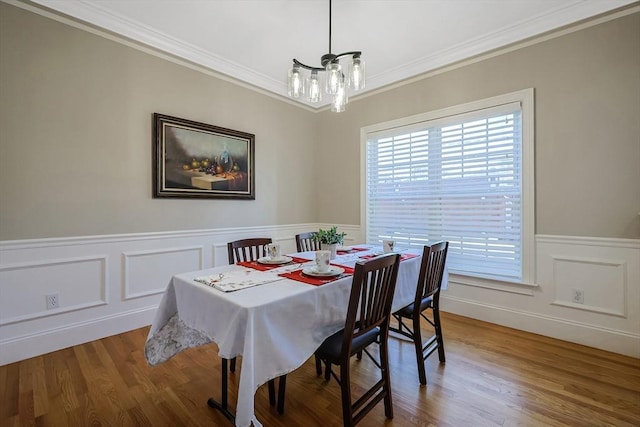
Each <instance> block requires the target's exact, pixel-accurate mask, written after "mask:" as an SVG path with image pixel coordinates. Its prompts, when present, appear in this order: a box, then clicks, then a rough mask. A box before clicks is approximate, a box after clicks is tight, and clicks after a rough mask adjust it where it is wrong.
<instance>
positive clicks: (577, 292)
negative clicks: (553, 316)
mask: <svg viewBox="0 0 640 427" xmlns="http://www.w3.org/2000/svg"><path fill="white" fill-rule="evenodd" d="M571 301H573V302H575V303H576V304H584V289H572V290H571Z"/></svg>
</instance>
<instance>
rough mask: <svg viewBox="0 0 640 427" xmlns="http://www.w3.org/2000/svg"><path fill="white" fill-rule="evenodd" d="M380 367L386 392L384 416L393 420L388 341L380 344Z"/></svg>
mask: <svg viewBox="0 0 640 427" xmlns="http://www.w3.org/2000/svg"><path fill="white" fill-rule="evenodd" d="M380 366H382V379H383V381H384V383H383V385H382V388H383V390H384V415H385V416H386V417H387V418H389V419H392V418H393V400H392V398H391V374H390V373H389V348H388V347H387V340H382V342H381V343H380Z"/></svg>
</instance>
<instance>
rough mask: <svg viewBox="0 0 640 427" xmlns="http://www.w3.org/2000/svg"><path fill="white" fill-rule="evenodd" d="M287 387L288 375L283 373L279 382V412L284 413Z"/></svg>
mask: <svg viewBox="0 0 640 427" xmlns="http://www.w3.org/2000/svg"><path fill="white" fill-rule="evenodd" d="M286 387H287V376H286V375H282V376H281V377H280V381H279V383H278V413H279V414H284V395H285V388H286Z"/></svg>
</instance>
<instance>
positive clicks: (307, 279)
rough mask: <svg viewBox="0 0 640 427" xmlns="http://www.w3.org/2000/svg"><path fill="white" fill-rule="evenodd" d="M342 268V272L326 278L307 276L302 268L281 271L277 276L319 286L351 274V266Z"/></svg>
mask: <svg viewBox="0 0 640 427" xmlns="http://www.w3.org/2000/svg"><path fill="white" fill-rule="evenodd" d="M342 268H344V273H342V274H339V275H337V276H334V277H327V278H321V277H312V276H307V275H306V274H303V273H302V270H296V271H291V272H288V273H281V274H278V276H281V277H286V278H287V279H291V280H297V281H298V282H302V283H306V284H307V285H313V286H320V285H326V284H327V283H331V282H333V281H336V280H338V279H342V278H343V277H345V276H351V275H353V268H351V267H342Z"/></svg>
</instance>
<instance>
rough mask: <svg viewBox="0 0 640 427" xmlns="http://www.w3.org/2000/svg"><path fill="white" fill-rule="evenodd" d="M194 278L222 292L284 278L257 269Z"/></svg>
mask: <svg viewBox="0 0 640 427" xmlns="http://www.w3.org/2000/svg"><path fill="white" fill-rule="evenodd" d="M193 280H195V281H196V282H198V283H203V284H205V285H207V286H211V287H212V288H215V289H218V290H219V291H222V292H233V291H239V290H241V289H247V288H251V287H253V286H258V285H264V284H266V283H271V282H277V281H278V280H282V278H281V277H279V276H277V275H274V274H269V273H264V272H260V271H256V270H238V271H227V272H225V273H220V274H214V275H212V276H202V277H196V278H194V279H193Z"/></svg>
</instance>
